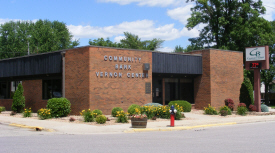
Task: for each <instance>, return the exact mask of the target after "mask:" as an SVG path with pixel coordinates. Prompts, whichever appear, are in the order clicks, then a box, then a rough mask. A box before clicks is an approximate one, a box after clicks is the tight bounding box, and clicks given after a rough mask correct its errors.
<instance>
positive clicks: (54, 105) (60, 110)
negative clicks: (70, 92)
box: [47, 98, 71, 117]
mask: <svg viewBox="0 0 275 153" xmlns="http://www.w3.org/2000/svg"><path fill="white" fill-rule="evenodd" d="M47 108H48V109H51V114H52V117H65V116H68V115H69V113H70V112H71V103H70V101H69V100H67V99H66V98H52V99H49V100H48V102H47Z"/></svg>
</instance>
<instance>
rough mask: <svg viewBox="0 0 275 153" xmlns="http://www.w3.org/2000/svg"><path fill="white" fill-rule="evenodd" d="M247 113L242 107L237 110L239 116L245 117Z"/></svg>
mask: <svg viewBox="0 0 275 153" xmlns="http://www.w3.org/2000/svg"><path fill="white" fill-rule="evenodd" d="M247 111H248V110H247V108H246V107H244V106H240V107H238V108H237V114H239V115H246V113H247Z"/></svg>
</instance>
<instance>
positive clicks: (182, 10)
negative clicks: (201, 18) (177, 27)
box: [167, 4, 194, 25]
mask: <svg viewBox="0 0 275 153" xmlns="http://www.w3.org/2000/svg"><path fill="white" fill-rule="evenodd" d="M192 7H194V5H192V4H190V5H186V6H184V7H178V8H175V9H172V10H168V11H167V14H168V16H170V17H171V18H172V19H175V20H179V21H180V22H181V23H182V24H183V25H185V24H186V23H187V19H188V18H189V17H191V10H190V9H191V8H192Z"/></svg>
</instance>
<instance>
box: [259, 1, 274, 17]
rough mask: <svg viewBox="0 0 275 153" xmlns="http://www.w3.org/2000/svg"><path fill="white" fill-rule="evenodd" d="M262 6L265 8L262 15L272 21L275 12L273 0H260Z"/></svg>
mask: <svg viewBox="0 0 275 153" xmlns="http://www.w3.org/2000/svg"><path fill="white" fill-rule="evenodd" d="M262 1H263V6H264V7H265V8H266V13H265V15H262V17H264V18H265V19H266V20H268V21H273V20H274V19H273V17H272V16H273V15H274V14H275V9H274V8H275V1H273V0H262Z"/></svg>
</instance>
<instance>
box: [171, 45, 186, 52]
mask: <svg viewBox="0 0 275 153" xmlns="http://www.w3.org/2000/svg"><path fill="white" fill-rule="evenodd" d="M184 51H185V50H184V48H183V47H181V46H180V45H177V46H176V47H175V49H174V52H175V53H183V52H184Z"/></svg>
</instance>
